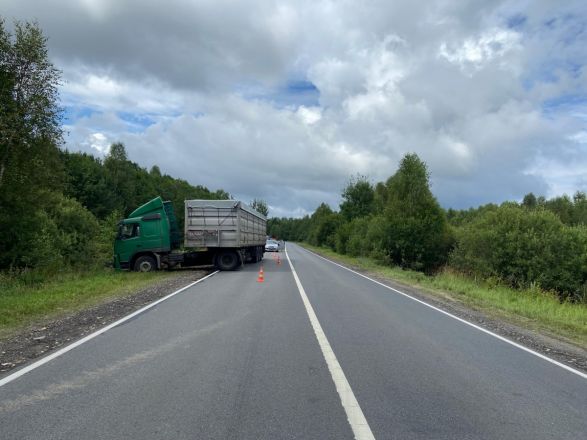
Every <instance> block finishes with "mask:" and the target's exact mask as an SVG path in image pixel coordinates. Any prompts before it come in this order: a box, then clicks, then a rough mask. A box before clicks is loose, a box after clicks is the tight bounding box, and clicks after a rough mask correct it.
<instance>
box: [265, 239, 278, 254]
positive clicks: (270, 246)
mask: <svg viewBox="0 0 587 440" xmlns="http://www.w3.org/2000/svg"><path fill="white" fill-rule="evenodd" d="M265 252H279V243H278V242H276V241H275V240H267V242H266V243H265Z"/></svg>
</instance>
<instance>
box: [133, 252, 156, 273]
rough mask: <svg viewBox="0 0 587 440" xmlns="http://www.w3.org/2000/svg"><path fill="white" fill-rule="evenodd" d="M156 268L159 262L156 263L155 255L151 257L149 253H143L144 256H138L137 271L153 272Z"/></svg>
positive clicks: (135, 268) (135, 266)
mask: <svg viewBox="0 0 587 440" xmlns="http://www.w3.org/2000/svg"><path fill="white" fill-rule="evenodd" d="M156 269H157V264H156V263H155V259H154V258H153V257H149V256H148V255H143V256H142V257H139V258H137V261H135V265H134V270H135V272H152V271H154V270H156Z"/></svg>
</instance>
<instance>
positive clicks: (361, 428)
mask: <svg viewBox="0 0 587 440" xmlns="http://www.w3.org/2000/svg"><path fill="white" fill-rule="evenodd" d="M284 251H285V256H286V257H287V261H288V263H289V267H291V272H292V274H293V277H294V279H295V281H296V285H297V287H298V290H299V292H300V296H301V297H302V301H303V303H304V306H305V308H306V313H307V314H308V318H309V319H310V323H311V324H312V328H313V329H314V334H315V335H316V339H317V340H318V345H319V346H320V349H321V350H322V355H323V356H324V360H325V361H326V365H327V366H328V370H329V371H330V375H331V376H332V380H333V381H334V385H335V387H336V391H337V392H338V395H339V396H340V401H341V403H342V406H343V408H344V411H345V412H346V415H347V419H348V422H349V425H351V429H352V430H353V433H354V435H355V439H357V440H375V437H374V436H373V433H372V432H371V428H370V427H369V424H368V423H367V419H365V416H364V415H363V411H362V410H361V407H360V406H359V402H357V399H356V398H355V395H354V393H353V390H352V389H351V386H350V384H349V382H348V381H347V379H346V376H345V375H344V372H343V371H342V368H341V366H340V364H339V363H338V360H337V359H336V355H335V354H334V351H333V350H332V347H331V346H330V343H329V342H328V339H327V338H326V334H325V333H324V330H322V326H321V325H320V322H319V321H318V317H317V316H316V313H314V308H313V307H312V304H311V303H310V300H309V299H308V296H307V295H306V291H305V290H304V287H303V286H302V283H301V282H300V278H299V277H298V274H297V272H296V270H295V269H294V266H293V264H292V262H291V260H290V259H289V254H288V253H287V249H284Z"/></svg>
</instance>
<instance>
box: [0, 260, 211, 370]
mask: <svg viewBox="0 0 587 440" xmlns="http://www.w3.org/2000/svg"><path fill="white" fill-rule="evenodd" d="M209 273H210V271H209V270H184V271H178V272H176V273H174V274H173V276H171V277H167V278H165V279H163V280H157V281H155V282H154V283H152V284H151V285H149V286H148V287H143V288H140V289H138V290H136V291H134V292H131V293H129V294H128V295H125V296H123V297H119V298H116V299H106V300H105V301H104V302H101V303H100V304H98V305H94V306H92V307H89V308H85V309H83V310H80V311H76V312H73V313H70V314H67V315H65V316H63V317H61V318H58V319H44V320H39V321H38V322H36V323H35V324H33V325H30V326H28V327H26V328H23V329H22V330H19V331H17V332H15V333H13V334H11V335H10V336H7V337H4V338H2V339H0V378H1V377H4V376H6V375H7V374H9V373H10V372H11V371H12V370H14V369H16V368H19V367H22V366H24V365H26V364H27V363H30V362H31V361H34V360H36V359H38V358H40V357H43V356H46V355H48V354H50V353H51V352H53V351H55V350H57V349H60V348H62V347H64V346H66V345H68V344H70V343H72V342H74V341H76V340H78V339H80V338H82V337H84V336H86V335H88V334H90V333H93V332H95V331H97V330H99V329H100V328H102V327H104V326H107V325H108V324H110V323H112V322H115V321H117V320H118V319H120V318H122V317H124V316H126V315H128V314H130V313H132V312H134V311H136V310H138V309H140V308H141V307H144V306H145V305H147V304H149V303H151V302H153V301H156V300H158V299H159V298H162V297H164V296H166V295H169V294H170V293H172V292H174V291H176V290H178V289H180V288H182V287H184V286H186V285H188V284H190V283H192V282H194V281H197V280H199V279H201V278H203V277H205V276H206V275H208V274H209Z"/></svg>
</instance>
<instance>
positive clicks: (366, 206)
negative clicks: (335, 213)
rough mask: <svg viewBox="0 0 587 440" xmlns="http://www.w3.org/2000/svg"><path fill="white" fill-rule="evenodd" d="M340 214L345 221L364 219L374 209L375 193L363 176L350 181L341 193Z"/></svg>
mask: <svg viewBox="0 0 587 440" xmlns="http://www.w3.org/2000/svg"><path fill="white" fill-rule="evenodd" d="M342 200H343V202H342V203H341V204H340V214H341V215H342V216H343V218H344V219H345V220H347V221H350V220H352V219H354V218H359V217H366V216H368V215H370V214H371V213H372V212H373V210H374V208H375V192H374V190H373V187H372V186H371V184H370V183H369V182H368V181H367V178H366V177H365V176H361V175H358V176H357V177H355V178H353V179H351V180H350V181H349V183H348V184H347V186H346V188H345V189H344V190H343V192H342Z"/></svg>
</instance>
